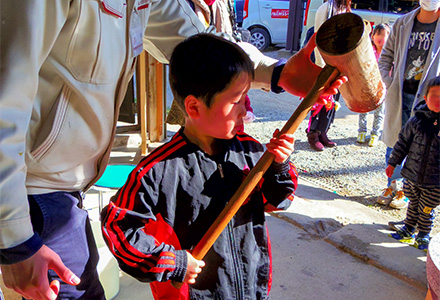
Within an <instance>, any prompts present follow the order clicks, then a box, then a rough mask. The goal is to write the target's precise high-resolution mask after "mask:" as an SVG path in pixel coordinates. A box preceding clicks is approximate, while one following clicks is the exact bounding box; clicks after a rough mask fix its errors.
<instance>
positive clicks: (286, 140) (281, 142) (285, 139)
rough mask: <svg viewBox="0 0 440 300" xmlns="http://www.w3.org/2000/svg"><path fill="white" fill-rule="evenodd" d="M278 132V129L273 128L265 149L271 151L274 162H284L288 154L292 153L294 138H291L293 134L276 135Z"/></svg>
mask: <svg viewBox="0 0 440 300" xmlns="http://www.w3.org/2000/svg"><path fill="white" fill-rule="evenodd" d="M279 132H280V130H279V129H277V130H275V132H274V133H273V138H272V139H271V140H270V142H269V143H268V144H267V145H266V147H267V151H269V152H270V153H272V154H273V155H274V156H275V162H277V163H283V162H285V161H286V160H287V159H288V158H289V156H290V155H291V154H292V152H293V150H294V143H295V139H294V138H293V134H287V133H285V134H282V135H281V136H280V137H278V138H277V137H276V136H277V135H278V133H279Z"/></svg>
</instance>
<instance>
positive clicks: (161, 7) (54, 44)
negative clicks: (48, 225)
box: [0, 0, 277, 249]
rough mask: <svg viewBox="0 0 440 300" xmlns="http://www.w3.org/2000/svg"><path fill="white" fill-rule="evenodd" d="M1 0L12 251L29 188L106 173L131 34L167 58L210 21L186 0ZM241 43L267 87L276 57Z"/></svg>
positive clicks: (0, 141) (0, 79) (4, 198)
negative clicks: (134, 33) (197, 12)
mask: <svg viewBox="0 0 440 300" xmlns="http://www.w3.org/2000/svg"><path fill="white" fill-rule="evenodd" d="M0 3H1V4H0V5H1V7H0V11H1V20H0V22H1V23H0V24H1V26H0V27H1V32H0V37H1V41H0V47H1V48H0V128H1V134H0V200H1V202H0V230H1V231H0V249H5V248H11V247H14V246H16V245H19V244H21V243H23V242H24V241H26V240H27V239H29V238H30V237H31V236H32V235H33V229H32V225H31V222H30V217H29V207H28V201H27V194H42V193H48V192H54V191H78V190H85V189H87V188H88V187H90V186H91V185H92V184H93V183H94V182H95V181H96V180H97V179H98V178H99V177H100V175H101V174H102V173H103V171H104V169H105V166H106V164H107V162H108V159H109V155H110V151H111V146H112V142H113V138H114V133H115V128H116V120H117V116H118V114H119V106H120V104H121V102H122V100H123V98H124V95H125V91H126V88H127V84H128V82H129V79H130V78H131V77H132V75H133V72H134V65H135V57H134V56H133V47H132V43H131V42H130V41H131V38H130V32H136V30H135V29H136V28H140V35H139V36H140V37H141V39H142V35H143V34H144V35H143V36H144V41H143V45H144V48H145V49H146V50H147V51H148V52H150V53H151V54H152V55H153V56H155V57H156V58H157V59H158V60H159V61H161V62H163V63H167V62H168V58H169V57H170V55H171V52H172V50H173V48H174V46H175V45H176V44H177V43H179V42H180V41H182V40H183V39H185V38H186V37H188V36H191V35H193V34H196V33H199V32H201V31H203V30H204V29H205V27H204V26H203V24H202V23H201V22H200V21H199V20H198V19H197V17H196V15H195V14H194V12H193V11H192V10H191V8H190V6H189V5H188V3H187V2H186V0H125V1H124V0H87V1H85V0H70V1H67V0H40V1H35V0H19V1H1V2H0ZM138 31H139V30H138ZM141 43H142V42H141ZM141 47H142V46H141ZM243 48H244V49H245V50H246V51H247V52H248V53H249V54H250V57H251V59H252V60H253V61H254V63H255V68H256V80H255V82H254V85H253V87H254V88H255V87H257V88H263V89H266V90H269V89H270V79H271V76H272V71H273V68H274V66H275V64H276V62H277V61H276V60H274V59H271V58H268V57H265V56H263V55H262V54H261V53H260V52H258V51H256V49H255V48H253V47H252V46H250V45H249V44H246V45H244V46H243Z"/></svg>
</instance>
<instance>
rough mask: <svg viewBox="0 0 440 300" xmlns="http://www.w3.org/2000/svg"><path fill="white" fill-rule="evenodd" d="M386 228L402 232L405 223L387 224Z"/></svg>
mask: <svg viewBox="0 0 440 300" xmlns="http://www.w3.org/2000/svg"><path fill="white" fill-rule="evenodd" d="M388 226H390V228H391V229H392V230H394V231H399V230H402V228H403V226H405V223H404V222H403V221H399V222H388Z"/></svg>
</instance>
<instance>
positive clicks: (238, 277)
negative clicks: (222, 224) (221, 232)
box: [228, 222, 244, 300]
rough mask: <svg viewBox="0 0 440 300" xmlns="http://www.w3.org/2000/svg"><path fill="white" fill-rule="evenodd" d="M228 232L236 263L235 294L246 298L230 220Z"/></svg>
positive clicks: (233, 261)
mask: <svg viewBox="0 0 440 300" xmlns="http://www.w3.org/2000/svg"><path fill="white" fill-rule="evenodd" d="M228 234H229V245H230V246H231V254H232V263H233V265H234V271H233V272H234V275H235V276H234V277H235V283H236V284H235V295H236V297H237V298H236V299H237V300H238V299H244V295H243V285H242V282H241V279H242V276H241V274H240V273H241V272H240V268H239V266H238V255H237V252H236V251H235V248H234V235H233V232H232V225H231V223H230V222H229V223H228Z"/></svg>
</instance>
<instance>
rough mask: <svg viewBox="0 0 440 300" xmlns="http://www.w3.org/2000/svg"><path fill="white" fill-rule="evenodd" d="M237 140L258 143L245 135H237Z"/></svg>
mask: <svg viewBox="0 0 440 300" xmlns="http://www.w3.org/2000/svg"><path fill="white" fill-rule="evenodd" d="M237 139H238V140H239V141H240V142H249V141H250V142H255V143H258V144H259V143H260V142H259V141H257V140H256V139H254V138H253V137H251V136H250V135H247V134H245V133H237Z"/></svg>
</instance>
